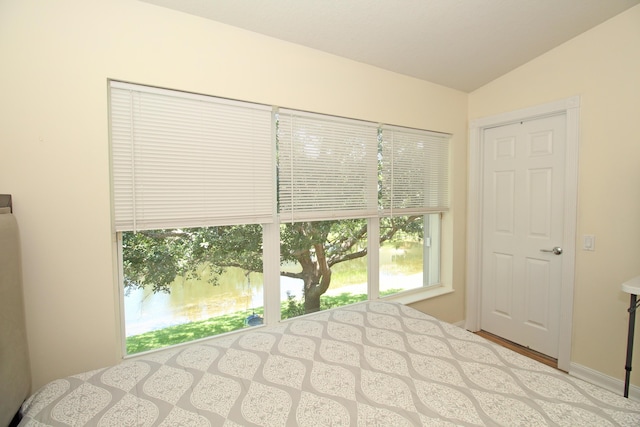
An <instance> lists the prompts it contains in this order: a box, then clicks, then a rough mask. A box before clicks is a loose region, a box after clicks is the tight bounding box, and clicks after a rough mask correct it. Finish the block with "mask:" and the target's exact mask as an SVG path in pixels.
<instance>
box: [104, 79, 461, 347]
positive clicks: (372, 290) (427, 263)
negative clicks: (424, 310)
mask: <svg viewBox="0 0 640 427" xmlns="http://www.w3.org/2000/svg"><path fill="white" fill-rule="evenodd" d="M134 86H136V85H134ZM142 87H144V86H142ZM160 90H161V91H163V93H164V92H165V91H168V90H165V89H160ZM168 92H172V91H168ZM196 96H205V97H206V96H208V95H196ZM214 98H215V97H214ZM231 102H236V101H233V100H231ZM237 102H243V101H237ZM256 105H260V104H256ZM261 107H264V106H261ZM287 111H295V110H287ZM277 114H278V107H273V108H272V113H271V116H272V135H271V143H272V145H273V147H274V148H273V150H272V158H271V161H272V163H273V165H274V166H273V173H272V179H273V181H272V182H273V192H274V193H276V192H277V191H278V189H277V186H278V177H277V168H278V165H277V157H278V152H277V144H276V126H275V121H276V115H277ZM304 114H312V115H313V116H320V117H323V116H324V117H327V118H329V119H331V120H334V121H335V120H345V121H353V122H356V120H353V119H346V118H345V119H343V118H336V117H335V116H329V115H322V114H315V113H304ZM109 121H110V144H111V111H110V116H109ZM366 123H369V124H371V122H366ZM375 125H376V126H377V127H378V129H383V130H384V129H392V130H393V131H398V130H400V131H402V130H404V129H406V130H407V131H408V132H410V133H416V132H417V133H420V132H423V133H424V134H427V135H432V136H434V135H435V136H442V137H445V138H447V139H448V141H447V147H448V148H447V149H448V151H449V153H450V151H451V144H450V143H449V142H450V139H451V135H449V134H444V133H438V132H430V131H420V130H417V129H410V128H403V127H398V126H389V125H383V124H375ZM112 155H113V153H111V156H112ZM111 156H110V157H111ZM449 157H450V154H447V159H448V158H449ZM447 167H448V164H447ZM112 173H113V170H112ZM448 173H449V172H448V171H447V174H448ZM445 178H447V179H448V176H446V177H445ZM111 185H112V187H113V185H114V183H113V176H112V179H111ZM449 186H450V180H448V182H447V184H446V189H447V191H448V189H449ZM378 191H381V189H380V184H379V183H378ZM112 192H113V190H112ZM112 194H113V193H112ZM447 197H448V195H447ZM112 206H113V201H112ZM112 210H113V208H112ZM407 214H408V213H406V212H402V209H400V210H398V211H396V212H393V209H391V210H389V209H387V210H385V209H382V208H381V207H379V208H378V212H377V215H366V216H362V217H361V218H363V219H366V220H367V227H368V230H367V245H368V253H367V279H368V280H367V294H368V299H369V300H375V299H384V300H388V301H396V302H400V303H403V304H411V303H415V302H418V301H421V300H425V299H429V298H433V297H436V296H440V295H444V294H448V293H451V292H453V286H452V283H451V280H446V278H449V277H450V272H449V273H447V274H443V270H442V268H443V249H444V247H445V245H444V244H443V236H445V235H446V234H448V233H446V232H445V231H444V230H449V231H450V228H449V227H446V226H445V224H444V223H445V222H446V221H450V213H449V212H448V204H447V206H446V207H443V206H441V205H439V206H437V207H435V208H434V207H433V206H430V207H424V208H418V209H412V210H411V214H422V215H423V221H425V223H424V234H425V236H424V244H425V247H424V255H423V286H421V287H419V288H415V289H409V290H404V291H401V292H399V293H396V294H392V295H388V296H384V297H381V296H380V290H379V287H380V257H379V254H380V252H379V251H380V243H379V238H380V219H381V218H382V217H384V216H389V215H407ZM435 215H437V217H438V221H433V220H429V221H427V218H428V217H429V218H435ZM350 218H353V217H350ZM291 219H292V216H291V214H290V213H285V214H283V215H281V214H280V212H278V200H277V197H276V196H275V195H274V203H273V222H265V223H260V225H261V226H262V229H263V277H264V301H263V303H264V324H263V326H267V325H273V324H276V323H278V322H280V321H282V319H281V311H280V308H281V304H280V303H281V301H280V277H281V276H280V224H281V222H287V221H291ZM326 219H327V220H335V219H340V218H326ZM427 222H428V224H427ZM240 223H242V222H239V223H238V224H240ZM114 224H115V219H114ZM232 224H233V221H231V222H228V223H227V224H226V225H232ZM427 229H428V230H429V236H426V234H427ZM114 234H115V239H114V245H115V256H116V260H117V265H116V266H115V268H116V269H117V273H118V277H117V283H118V293H119V295H120V305H121V306H120V322H121V324H120V330H121V334H122V340H121V341H122V354H123V355H124V357H135V356H138V355H140V354H142V353H134V354H127V352H126V318H125V310H124V280H123V279H124V277H123V276H124V272H123V250H122V231H119V230H116V229H115V228H114ZM428 238H429V239H430V240H431V243H432V244H431V246H430V247H428V248H427V239H428ZM434 253H437V256H434ZM434 267H437V270H438V280H433V278H432V277H426V276H427V275H430V274H431V273H430V272H431V271H433V269H434ZM443 277H445V279H443ZM431 282H434V283H431ZM256 327H261V326H256ZM245 329H246V328H242V329H240V330H237V331H233V332H228V333H226V334H233V333H240V332H242V331H244V330H245ZM223 335H224V334H223ZM218 336H221V335H215V336H212V337H209V338H204V339H211V338H215V337H218ZM190 342H194V341H190ZM185 344H188V343H183V344H177V345H185ZM165 348H167V347H165ZM159 350H160V349H159ZM151 351H156V350H151Z"/></svg>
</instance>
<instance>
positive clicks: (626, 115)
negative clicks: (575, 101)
mask: <svg viewBox="0 0 640 427" xmlns="http://www.w3.org/2000/svg"><path fill="white" fill-rule="evenodd" d="M574 95H580V97H581V118H580V159H579V161H580V166H579V190H578V217H577V220H578V222H577V225H578V236H577V237H576V239H577V240H576V242H577V247H578V252H577V254H576V282H575V294H574V317H573V342H572V355H571V361H572V362H573V363H577V364H580V365H583V366H587V367H589V368H591V369H595V370H597V371H599V372H602V373H605V374H607V375H609V376H612V377H615V378H619V379H622V378H623V376H624V361H625V354H626V353H625V349H626V332H627V312H626V308H627V307H628V304H629V302H628V298H629V296H628V294H624V293H623V292H622V291H621V290H620V284H621V283H622V282H624V281H625V280H627V279H629V278H631V277H633V276H636V275H640V132H639V131H638V124H639V123H640V6H636V7H634V8H632V9H630V10H628V11H627V12H625V13H623V14H621V15H618V16H617V17H615V18H613V19H611V20H609V21H607V22H606V23H604V24H602V25H600V26H598V27H596V28H594V29H592V30H590V31H588V32H586V33H584V34H582V35H580V36H579V37H576V38H575V39H573V40H571V41H569V42H568V43H565V44H564V45H562V46H560V47H559V48H557V49H554V50H552V51H550V52H548V53H546V54H544V55H542V56H541V57H539V58H537V59H535V60H534V61H531V62H529V63H528V64H526V65H524V66H522V67H520V68H519V69H517V70H515V71H513V72H511V73H509V74H507V75H505V76H503V77H501V78H499V79H497V80H495V81H494V82H492V83H490V84H488V85H486V86H484V87H483V88H481V89H478V90H476V91H475V92H473V93H471V94H470V95H469V119H476V118H480V117H486V116H491V115H495V114H498V113H502V112H506V111H511V110H515V109H519V108H524V107H529V106H534V105H538V104H543V103H546V102H550V101H554V100H558V99H563V98H568V97H571V96H574ZM584 234H594V235H595V236H596V246H595V251H594V252H587V251H583V250H581V247H582V235H584ZM636 340H637V341H638V342H640V334H637V335H636ZM639 348H640V346H639ZM634 366H635V367H640V351H636V357H635V358H634ZM634 372H635V371H634ZM632 383H634V384H636V385H640V375H632Z"/></svg>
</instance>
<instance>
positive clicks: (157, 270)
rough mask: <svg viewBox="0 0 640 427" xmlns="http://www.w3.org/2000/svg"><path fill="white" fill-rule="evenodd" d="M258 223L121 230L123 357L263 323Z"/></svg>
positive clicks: (259, 230) (260, 243) (260, 234)
mask: <svg viewBox="0 0 640 427" xmlns="http://www.w3.org/2000/svg"><path fill="white" fill-rule="evenodd" d="M261 248H262V227H261V226H259V225H242V226H225V227H204V228H192V229H174V230H150V231H144V232H138V233H133V232H124V233H122V261H123V275H124V277H123V282H124V292H125V298H124V306H125V333H126V345H127V353H128V354H131V353H138V352H141V351H146V350H150V349H154V348H161V347H166V346H169V345H173V344H178V343H182V342H187V341H192V340H195V339H199V338H204V337H208V336H212V335H217V334H220V333H224V332H230V331H233V330H237V329H242V328H245V327H248V326H254V325H256V324H261V323H262V317H261V316H262V313H263V305H264V304H263V301H264V298H263V278H262V249H261Z"/></svg>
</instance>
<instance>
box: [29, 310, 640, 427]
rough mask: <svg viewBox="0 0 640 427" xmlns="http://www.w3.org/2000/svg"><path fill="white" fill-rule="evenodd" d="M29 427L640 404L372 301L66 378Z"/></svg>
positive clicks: (595, 413) (528, 418)
mask: <svg viewBox="0 0 640 427" xmlns="http://www.w3.org/2000/svg"><path fill="white" fill-rule="evenodd" d="M22 415H23V417H24V418H23V419H22V422H21V424H20V425H26V426H43V425H53V426H58V425H65V426H66V425H73V426H82V425H91V426H94V425H96V426H128V425H137V426H178V425H189V426H225V427H232V426H257V425H259V426H329V425H331V426H356V425H357V426H372V425H376V426H419V425H427V426H431V425H434V426H453V425H464V426H478V425H480V426H482V425H487V426H489V425H490V426H493V425H505V426H537V425H540V426H544V425H561V426H617V425H621V426H638V425H640V404H639V403H638V402H635V401H633V400H628V399H625V398H623V397H622V396H618V395H616V394H614V393H611V392H609V391H606V390H604V389H601V388H598V387H596V386H593V385H591V384H589V383H586V382H584V381H581V380H579V379H576V378H573V377H571V376H569V375H567V374H565V373H563V372H560V371H558V370H555V369H553V368H551V367H548V366H546V365H543V364H540V363H538V362H536V361H533V360H531V359H528V358H526V357H524V356H521V355H519V354H516V353H515V352H512V351H511V350H508V349H505V348H503V347H499V346H497V345H495V344H493V343H490V342H489V341H486V340H485V339H483V338H481V337H478V336H477V335H474V334H472V333H470V332H467V331H465V330H463V329H461V328H458V327H456V326H454V325H451V324H448V323H445V322H441V321H439V320H437V319H435V318H433V317H431V316H429V315H426V314H424V313H422V312H419V311H417V310H414V309H412V308H410V307H408V306H404V305H401V304H397V303H391V302H381V301H371V302H366V303H360V304H355V305H351V306H347V307H343V308H340V309H334V310H330V311H325V312H321V313H317V314H314V315H310V316H306V317H302V318H298V319H296V320H292V321H286V322H282V323H280V324H278V325H275V326H264V327H255V328H251V329H250V330H248V331H246V332H244V333H240V334H233V335H227V336H223V337H218V338H214V339H209V340H205V341H200V342H196V343H192V344H190V345H186V346H182V347H178V348H172V349H167V350H164V351H158V352H155V353H148V354H146V355H144V356H141V357H137V358H131V359H130V360H126V361H124V362H122V363H120V364H118V365H116V366H112V367H107V368H103V369H98V370H94V371H91V372H84V373H81V374H78V375H73V376H70V377H67V378H62V379H58V380H55V381H53V382H51V383H49V384H48V385H46V386H44V387H43V388H42V389H40V390H39V391H37V392H36V393H35V394H34V395H32V396H31V397H30V398H29V399H28V400H27V401H26V402H25V403H24V405H23V406H22Z"/></svg>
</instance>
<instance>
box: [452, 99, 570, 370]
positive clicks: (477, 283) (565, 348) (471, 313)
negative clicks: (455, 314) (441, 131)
mask: <svg viewBox="0 0 640 427" xmlns="http://www.w3.org/2000/svg"><path fill="white" fill-rule="evenodd" d="M560 114H564V115H565V120H566V126H567V127H566V132H567V134H566V138H567V140H566V153H565V182H564V220H563V224H564V230H563V237H562V242H561V245H562V248H563V249H564V252H563V254H562V284H561V290H560V323H559V334H558V335H559V336H558V340H559V342H558V368H559V369H561V370H563V371H566V372H568V371H569V365H570V363H571V333H572V327H573V292H574V281H575V259H576V253H575V252H576V228H577V211H578V210H577V205H578V154H579V142H580V141H579V118H580V97H579V96H574V97H571V98H565V99H562V100H559V101H555V102H550V103H547V104H541V105H537V106H534V107H528V108H523V109H519V110H515V111H510V112H507V113H502V114H498V115H495V116H490V117H485V118H480V119H476V120H472V121H471V122H470V123H469V146H468V153H469V167H468V173H469V183H468V193H467V208H468V209H467V268H466V323H465V328H466V329H468V330H470V331H473V332H475V331H478V330H480V316H481V304H482V299H481V295H482V280H481V277H482V274H481V271H482V220H483V219H482V211H483V209H482V208H483V200H484V199H483V196H484V195H483V194H482V172H483V163H482V152H483V146H484V140H483V138H484V130H485V129H488V128H492V127H497V126H504V125H509V124H512V123H517V122H521V121H526V120H532V119H538V118H543V117H547V116H553V115H560Z"/></svg>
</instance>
